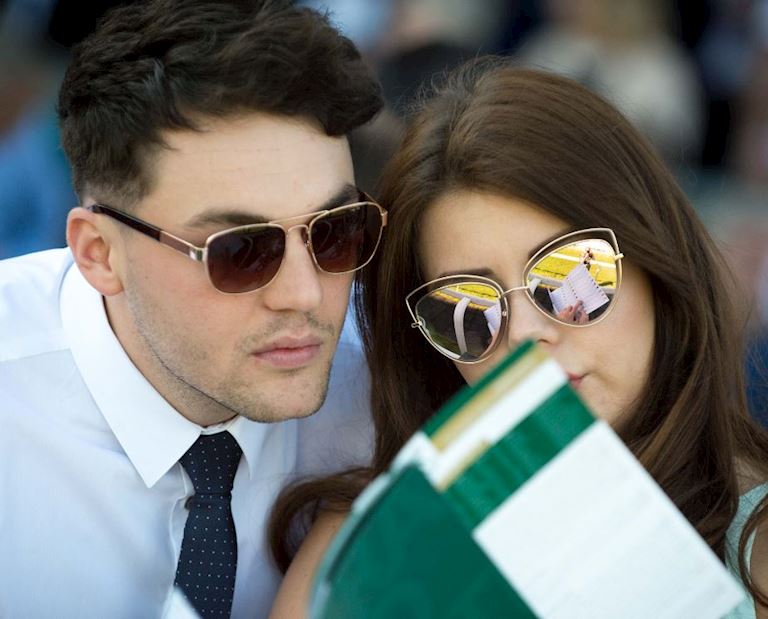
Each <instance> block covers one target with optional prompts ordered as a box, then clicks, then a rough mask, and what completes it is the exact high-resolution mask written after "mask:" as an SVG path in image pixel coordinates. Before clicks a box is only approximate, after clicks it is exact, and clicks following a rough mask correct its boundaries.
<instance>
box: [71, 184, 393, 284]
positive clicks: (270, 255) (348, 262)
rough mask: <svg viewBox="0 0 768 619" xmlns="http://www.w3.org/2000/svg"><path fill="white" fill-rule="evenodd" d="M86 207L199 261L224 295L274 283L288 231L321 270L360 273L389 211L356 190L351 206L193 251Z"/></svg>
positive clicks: (216, 239)
mask: <svg viewBox="0 0 768 619" xmlns="http://www.w3.org/2000/svg"><path fill="white" fill-rule="evenodd" d="M85 208H86V209H88V210H89V211H91V212H93V213H98V214H102V215H107V216H108V217H112V218H113V219H116V220H117V221H119V222H121V223H123V224H125V225H127V226H130V227H131V228H133V229H134V230H137V231H138V232H141V233H142V234H146V235H147V236H149V237H151V238H153V239H155V240H156V241H158V242H160V243H162V244H163V245H167V246H168V247H171V248H173V249H175V250H177V251H179V252H181V253H183V254H184V255H186V256H188V257H189V258H191V259H192V260H195V261H197V262H202V263H203V264H204V265H205V267H206V272H207V273H208V278H209V279H210V281H211V284H213V286H214V287H215V288H216V289H217V290H219V291H220V292H223V293H226V294H242V293H245V292H252V291H253V290H257V289H259V288H263V287H264V286H266V285H267V284H269V283H270V282H271V281H272V280H273V279H275V277H277V273H278V272H279V270H280V266H281V265H282V262H283V256H284V254H285V247H286V241H287V235H288V234H289V233H290V232H291V230H294V229H296V228H298V229H300V230H301V233H302V235H303V240H304V244H305V245H306V247H307V249H308V250H309V253H310V254H311V256H312V260H313V261H314V263H315V266H316V267H317V268H318V269H319V270H320V271H322V272H324V273H332V274H336V275H341V274H344V273H352V272H353V271H357V270H358V269H362V268H363V267H364V266H365V265H367V264H368V263H369V262H370V261H371V259H372V258H373V255H374V254H375V253H376V250H377V249H378V247H379V243H380V241H381V235H382V232H383V230H384V227H385V226H386V225H387V211H385V210H384V209H383V208H382V207H381V206H379V205H378V204H377V203H376V202H374V201H373V200H372V199H371V198H370V197H369V196H368V195H367V194H365V193H363V192H360V195H359V201H357V202H354V203H352V204H345V205H343V206H339V207H336V208H332V209H328V210H323V211H317V212H315V213H309V214H306V215H296V216H294V217H289V218H285V219H280V220H275V221H270V222H268V223H263V224H249V225H245V226H237V227H235V228H230V229H228V230H222V231H221V232H217V233H215V234H212V235H211V236H209V237H208V238H207V239H206V240H205V243H204V245H203V247H197V246H196V245H194V244H192V243H190V242H189V241H185V240H184V239H181V238H179V237H177V236H174V235H173V234H170V233H169V232H166V231H165V230H162V229H161V228H158V227H157V226H154V225H153V224H150V223H149V222H146V221H144V220H142V219H139V218H137V217H134V216H133V215H129V214H128V213H124V212H123V211H121V210H118V209H116V208H113V207H111V206H107V205H106V204H93V205H91V206H87V207H85ZM307 217H312V218H311V219H310V220H309V221H308V222H307V223H302V224H296V225H293V226H286V225H285V224H286V223H288V222H290V221H294V220H299V219H306V218H307Z"/></svg>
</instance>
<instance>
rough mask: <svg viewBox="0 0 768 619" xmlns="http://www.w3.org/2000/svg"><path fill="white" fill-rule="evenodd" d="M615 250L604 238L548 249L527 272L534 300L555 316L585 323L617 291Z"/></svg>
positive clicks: (600, 312) (602, 310) (595, 316)
mask: <svg viewBox="0 0 768 619" xmlns="http://www.w3.org/2000/svg"><path fill="white" fill-rule="evenodd" d="M616 281H617V268H616V252H615V251H614V249H613V246H612V245H611V244H610V243H608V242H607V241H605V240H603V239H586V240H581V241H575V242H573V243H569V244H568V245H564V246H563V247H559V248H557V249H555V250H552V251H550V252H549V253H547V254H546V255H545V256H543V257H542V258H541V259H540V260H537V261H536V263H535V264H534V265H533V266H532V267H531V268H530V270H529V271H528V274H527V276H526V284H527V286H528V293H529V295H530V296H531V298H532V299H533V301H534V302H535V303H536V305H538V306H539V307H540V308H541V309H542V310H544V311H545V312H546V313H547V314H549V315H550V316H552V317H553V318H555V319H556V320H558V321H560V322H563V323H566V324H575V325H586V324H589V323H591V322H594V321H595V320H597V319H598V318H599V317H600V316H602V315H603V314H604V313H605V311H606V310H607V309H608V307H609V306H610V304H611V300H612V299H613V297H614V296H615V294H616Z"/></svg>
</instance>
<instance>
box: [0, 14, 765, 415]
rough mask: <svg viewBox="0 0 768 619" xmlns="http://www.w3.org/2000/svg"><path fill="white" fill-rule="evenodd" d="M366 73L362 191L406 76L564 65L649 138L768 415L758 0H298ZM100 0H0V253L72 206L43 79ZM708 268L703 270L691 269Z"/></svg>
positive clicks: (54, 80)
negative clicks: (373, 81) (735, 307)
mask: <svg viewBox="0 0 768 619" xmlns="http://www.w3.org/2000/svg"><path fill="white" fill-rule="evenodd" d="M300 3H303V4H306V5H309V6H312V7H314V8H317V9H320V10H322V11H328V12H329V13H330V16H331V19H332V21H333V22H334V23H335V24H336V25H338V26H339V27H340V28H341V30H342V31H344V32H345V33H346V34H347V35H348V36H349V37H350V38H351V39H352V40H354V41H355V43H356V44H357V45H358V47H359V48H360V49H361V51H362V52H363V54H364V55H365V57H366V58H367V59H368V61H369V63H370V64H371V66H372V67H373V68H374V69H375V70H376V72H377V73H378V75H379V77H380V79H381V81H382V84H383V87H384V94H385V98H386V101H387V107H386V109H385V111H384V112H383V113H382V114H380V115H379V116H378V117H377V118H376V119H375V121H374V122H373V123H371V124H370V125H368V126H366V127H365V128H363V129H361V130H359V131H358V132H356V133H355V135H353V136H352V138H351V143H352V149H353V155H354V158H355V165H356V170H357V174H358V182H359V184H360V186H361V187H362V188H363V189H365V190H366V191H369V192H370V193H372V194H374V195H375V185H376V179H377V175H378V172H379V170H380V169H381V167H382V166H383V164H384V163H385V162H386V160H387V158H388V157H389V156H390V154H391V153H392V151H393V150H394V149H395V148H396V146H397V143H398V140H399V138H400V135H401V132H402V127H403V123H404V121H405V119H407V117H408V114H409V112H410V109H411V107H412V106H413V103H414V101H415V99H416V98H417V97H418V96H419V92H420V89H421V88H423V86H424V85H425V84H426V85H428V84H429V83H430V81H431V80H432V79H433V78H434V76H435V75H437V74H439V73H441V72H442V71H444V70H446V69H450V68H451V67H454V66H456V65H457V64H459V63H461V62H462V61H463V60H465V59H468V58H472V57H475V56H476V55H479V54H485V53H494V54H501V55H505V56H509V57H510V58H513V59H515V60H516V61H518V62H520V63H523V64H525V65H529V66H533V67H538V68H545V69H547V70H551V71H556V72H558V73H562V74H565V75H568V76H570V77H572V78H574V79H576V80H578V81H580V82H582V83H583V84H585V85H587V86H588V87H590V88H592V89H593V90H595V91H597V92H599V93H601V94H602V95H604V96H605V97H607V98H608V99H609V100H611V101H612V102H613V103H614V104H615V105H616V106H617V107H618V108H619V109H620V110H621V111H622V112H624V114H625V115H626V116H627V117H628V118H629V119H630V120H631V121H632V122H633V123H635V125H636V126H637V127H638V128H639V129H640V131H642V132H643V133H644V134H645V135H646V136H647V137H648V138H649V139H650V140H651V142H652V143H653V144H654V145H655V146H656V148H657V149H658V150H659V152H660V153H661V154H662V156H663V157H664V158H665V159H666V161H667V162H668V163H669V165H670V166H671V167H672V169H673V170H674V171H675V173H676V175H677V177H678V178H679V180H680V182H681V184H682V185H683V187H684V188H685V190H686V192H687V193H688V195H689V197H690V198H691V201H692V202H693V204H694V206H695V207H696V208H697V209H698V211H699V213H700V214H701V216H702V218H703V219H704V221H705V222H706V223H707V225H708V226H709V228H710V230H711V231H712V233H713V235H714V236H715V238H716V239H717V240H718V241H719V242H720V244H721V246H722V248H723V250H724V251H725V253H726V255H727V256H728V258H729V259H730V260H731V262H732V265H733V268H734V273H735V276H736V277H737V278H738V279H739V280H740V282H741V284H742V288H743V290H744V293H743V294H744V299H743V302H744V303H745V304H747V305H748V306H749V307H750V308H751V323H750V353H749V356H748V359H747V364H748V368H749V379H750V382H749V393H750V398H751V403H752V409H753V412H754V414H755V415H756V416H757V417H758V418H759V419H760V420H761V421H762V422H763V423H765V424H766V425H768V386H767V385H768V380H767V378H766V376H765V375H764V373H765V368H766V367H768V0H690V1H682V0H472V1H471V2H469V1H466V0H305V1H304V2H300ZM117 4H121V2H117V1H114V0H93V1H89V2H78V1H77V0H0V258H7V257H11V256H15V255H19V254H23V253H27V252H31V251H37V250H40V249H46V248H50V247H60V246H63V245H64V244H65V239H64V223H65V219H66V214H67V211H68V210H69V209H70V208H71V207H72V206H74V205H75V204H76V202H77V200H76V196H75V195H74V192H73V191H72V187H71V185H70V180H69V169H68V165H67V162H66V160H65V158H64V156H63V153H62V151H61V148H60V146H59V137H58V129H57V124H56V114H55V101H56V91H57V87H58V84H59V81H60V79H61V76H62V75H63V71H64V69H65V67H66V63H67V56H68V51H69V49H70V48H71V47H72V45H74V44H76V43H77V42H78V41H79V40H80V39H81V38H82V37H84V36H85V35H86V34H88V33H89V32H90V31H91V30H92V29H93V28H94V26H95V24H96V22H97V20H98V18H99V17H100V16H101V15H102V14H103V13H104V12H105V11H106V10H108V9H109V8H110V7H112V6H115V5H117ZM691 276H692V277H706V273H700V274H691Z"/></svg>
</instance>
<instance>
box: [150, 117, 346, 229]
mask: <svg viewBox="0 0 768 619" xmlns="http://www.w3.org/2000/svg"><path fill="white" fill-rule="evenodd" d="M200 129H201V130H200V131H189V130H187V131H175V132H170V133H169V134H168V136H164V137H166V142H167V144H168V148H167V149H161V151H160V152H159V153H158V154H157V156H156V157H155V161H154V162H153V164H152V165H153V168H154V169H153V170H152V172H153V176H154V180H155V182H154V183H153V189H152V191H151V192H150V194H149V195H147V196H146V199H145V200H144V201H143V202H145V203H146V204H147V206H149V207H150V208H149V210H152V211H154V210H155V208H156V205H160V204H162V205H167V204H168V203H173V205H174V206H172V207H170V208H171V210H173V211H174V219H175V221H177V222H181V221H192V220H193V219H194V220H195V221H196V222H198V223H199V222H201V221H203V220H204V219H205V218H206V217H207V218H208V221H209V223H210V222H213V221H216V220H217V218H218V220H221V219H222V217H229V218H230V220H231V219H232V217H233V216H235V215H237V214H238V213H239V214H240V215H247V216H249V217H250V220H251V221H253V219H254V217H261V218H265V219H267V220H271V219H278V218H281V217H286V216H291V215H295V214H299V213H303V212H309V211H313V210H318V209H320V208H322V207H323V205H324V204H325V203H326V202H327V201H330V200H332V199H333V198H334V197H335V196H336V194H338V193H339V192H346V194H345V196H344V197H352V195H351V194H352V193H353V190H352V186H353V183H354V176H353V171H352V161H351V155H350V152H349V145H348V143H347V140H346V138H343V137H341V138H339V137H331V136H327V135H325V134H324V133H323V132H322V131H321V130H320V129H319V128H318V127H316V126H314V125H313V124H311V123H307V122H304V121H301V120H300V119H293V118H285V117H279V116H274V115H265V114H252V115H249V116H247V117H236V118H231V119H219V120H216V121H210V122H208V123H207V124H203V125H201V127H200ZM150 205H151V206H150ZM164 208H168V207H164ZM142 210H143V209H142ZM145 214H146V213H145Z"/></svg>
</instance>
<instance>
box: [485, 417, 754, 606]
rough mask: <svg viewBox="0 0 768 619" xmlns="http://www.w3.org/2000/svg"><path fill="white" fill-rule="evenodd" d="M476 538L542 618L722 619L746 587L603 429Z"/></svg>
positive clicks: (568, 451)
mask: <svg viewBox="0 0 768 619" xmlns="http://www.w3.org/2000/svg"><path fill="white" fill-rule="evenodd" d="M474 537H475V539H476V541H477V542H478V543H479V544H480V546H481V547H482V548H483V549H484V550H485V551H486V553H487V554H488V555H489V557H490V558H491V560H492V561H493V562H494V563H495V564H496V566H497V568H498V569H499V571H500V572H501V573H502V574H504V575H505V577H507V579H508V580H509V581H510V582H511V583H512V585H513V586H514V587H515V589H516V590H517V591H518V593H519V594H520V595H521V597H522V598H523V599H524V600H525V601H526V602H527V603H528V604H529V606H530V607H531V608H532V609H533V610H534V612H536V613H537V615H539V616H541V617H543V618H545V619H579V618H584V619H615V618H617V617H620V618H621V619H648V618H650V617H652V618H653V619H683V618H690V619H717V618H719V617H722V615H724V614H725V613H727V612H728V611H729V610H730V609H731V608H733V607H734V606H735V605H736V604H737V603H738V602H739V600H740V599H741V597H742V595H743V594H742V592H741V589H740V587H739V586H738V585H737V584H736V583H735V582H734V580H733V578H732V577H731V576H730V575H729V574H728V572H727V571H726V569H725V568H724V566H723V565H722V564H721V563H720V561H719V560H718V559H717V557H716V556H715V555H714V553H712V551H711V550H710V549H709V547H708V546H707V545H706V544H705V543H704V541H703V540H702V539H701V537H699V535H698V534H697V533H696V532H695V530H694V529H693V528H692V527H691V526H690V524H689V523H688V522H687V521H686V520H685V518H684V517H683V516H682V515H681V514H680V512H678V511H677V509H676V508H675V507H674V505H673V504H672V502H671V501H670V500H669V498H668V497H667V496H666V495H665V494H664V493H663V492H662V491H661V489H660V488H659V487H658V486H657V485H656V484H655V482H654V481H653V480H652V479H651V478H650V476H649V475H648V473H647V472H646V471H645V470H644V469H643V468H642V466H641V465H640V464H639V463H638V462H637V460H635V459H634V457H633V456H632V455H631V454H630V452H629V451H628V450H627V448H626V447H625V446H624V444H623V443H622V442H621V441H620V440H619V438H618V437H617V436H616V435H615V434H613V432H612V431H611V430H610V428H608V426H607V425H606V424H605V423H604V422H596V423H595V424H593V425H592V426H591V427H590V428H589V429H588V430H586V431H585V432H583V433H582V434H581V435H580V436H579V437H577V438H576V439H575V440H574V441H573V442H572V443H571V444H570V445H568V446H567V447H566V448H565V449H564V450H563V451H562V452H560V454H559V455H558V456H557V457H556V458H555V459H554V460H553V461H551V462H550V463H549V464H547V465H546V466H545V467H544V468H543V469H541V470H540V471H539V472H538V473H537V474H536V475H535V476H534V477H533V478H532V479H531V480H530V481H529V482H527V483H526V484H525V485H523V487H521V488H520V489H519V490H518V491H517V492H516V493H514V494H513V495H512V496H511V497H509V498H508V499H507V500H506V501H505V502H504V503H502V505H501V506H499V507H498V508H497V509H496V510H495V511H494V512H492V513H491V514H490V515H489V516H488V517H487V518H486V519H485V520H484V521H483V522H481V523H480V524H479V525H478V526H477V528H476V529H475V531H474Z"/></svg>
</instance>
